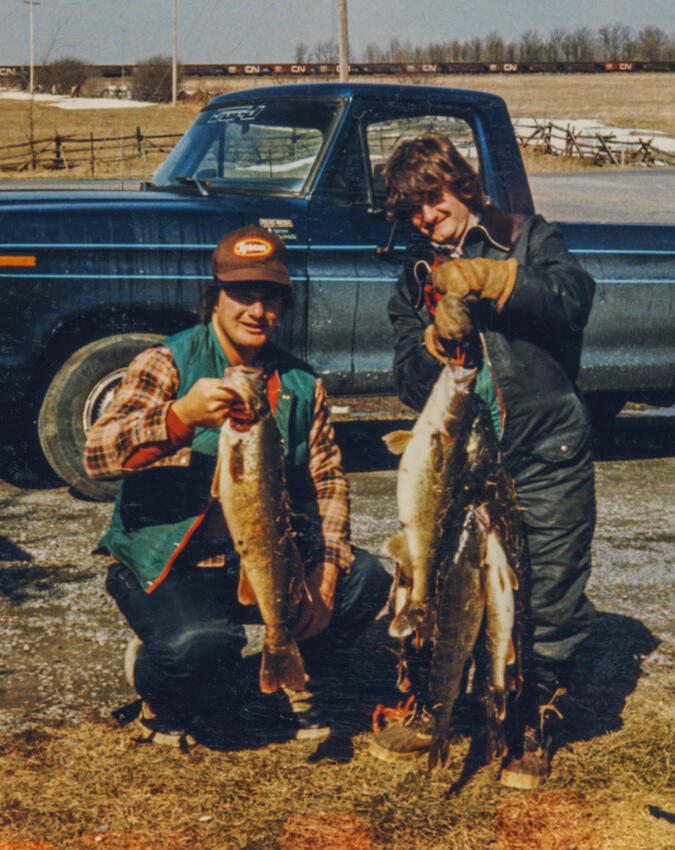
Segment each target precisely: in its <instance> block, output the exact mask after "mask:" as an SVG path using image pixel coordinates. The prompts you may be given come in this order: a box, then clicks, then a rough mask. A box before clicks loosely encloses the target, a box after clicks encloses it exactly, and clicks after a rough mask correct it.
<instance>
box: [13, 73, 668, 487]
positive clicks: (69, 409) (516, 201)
mask: <svg viewBox="0 0 675 850" xmlns="http://www.w3.org/2000/svg"><path fill="white" fill-rule="evenodd" d="M427 131H440V132H444V133H446V134H448V135H449V136H450V137H451V138H452V139H453V140H454V142H455V144H456V146H457V147H458V149H459V150H460V151H461V152H462V153H463V154H464V156H466V157H467V159H469V160H470V161H471V162H472V163H473V164H474V165H475V167H476V168H478V170H479V172H480V174H481V177H482V181H483V186H484V188H485V191H486V194H487V195H489V197H490V199H491V201H492V203H493V204H496V205H497V206H499V207H501V208H502V209H504V210H506V211H507V212H510V213H518V214H525V215H529V214H532V213H533V212H534V206H533V202H532V196H531V193H530V189H529V185H528V181H527V177H526V174H525V170H524V168H523V163H522V160H521V156H520V151H519V148H518V145H517V143H516V139H515V136H514V132H513V129H512V125H511V121H510V119H509V115H508V112H507V109H506V106H505V104H504V102H503V101H502V100H501V98H499V97H496V96H494V95H491V94H486V93H482V92H476V91H470V90H465V89H452V88H436V87H426V86H416V85H378V84H368V83H365V84H350V83H340V84H338V83H325V84H324V83H315V84H295V85H279V86H272V87H261V88H255V89H251V90H247V91H238V92H233V93H231V94H226V95H221V96H219V97H215V98H214V99H212V100H211V101H210V102H209V103H208V104H207V105H206V106H205V107H204V109H203V110H202V112H201V113H200V114H199V116H198V117H197V119H196V120H195V122H194V123H193V125H192V126H191V127H190V128H189V130H188V131H187V133H186V134H185V136H184V137H183V138H182V140H181V141H180V142H179V143H178V144H177V146H176V147H175V149H174V150H173V151H172V152H171V154H170V155H169V156H168V158H167V159H166V161H165V162H164V164H163V165H162V166H161V167H160V168H159V170H158V171H157V173H156V174H155V176H154V178H153V179H152V181H150V182H147V183H144V184H143V185H142V191H127V192H122V191H70V190H65V191H7V192H2V193H0V222H1V227H0V280H1V281H2V292H3V303H4V305H5V306H4V309H3V311H2V313H1V314H0V393H1V395H2V398H3V399H5V404H3V405H2V408H3V412H4V413H5V414H12V413H15V412H17V411H20V412H21V413H22V415H23V416H24V419H31V418H32V420H33V423H34V422H35V421H37V431H38V434H39V441H40V445H41V447H42V450H43V452H44V454H45V456H46V458H47V460H48V462H49V464H50V465H51V467H52V468H53V470H54V471H55V472H56V473H57V474H58V475H59V476H61V477H62V478H63V479H64V480H65V481H66V482H67V483H68V484H70V485H71V486H72V487H73V488H75V489H76V490H77V491H79V492H81V493H83V494H85V495H88V496H89V497H91V498H97V499H105V498H109V497H110V496H111V494H112V493H113V492H114V489H115V488H114V486H113V485H111V484H110V483H105V482H93V481H91V480H90V479H89V478H88V476H87V475H86V473H85V471H84V468H83V465H82V460H81V454H82V446H83V443H84V438H85V434H86V432H87V429H88V428H89V427H90V425H91V423H92V422H93V421H94V420H95V419H96V417H97V416H98V415H99V413H100V411H101V410H102V409H103V407H104V406H105V404H106V403H107V401H108V399H109V398H110V395H111V393H112V391H113V390H114V387H115V385H116V383H117V382H118V381H119V379H120V376H121V375H122V374H123V372H124V369H125V367H126V366H127V365H128V362H129V360H130V359H131V358H132V357H133V356H134V355H135V354H136V353H137V352H138V351H139V350H140V349H142V348H144V347H146V346H148V345H149V344H151V343H153V342H154V341H156V340H158V339H159V338H161V336H163V335H166V334H170V333H173V332H175V331H177V330H179V329H180V328H183V327H187V326H189V325H191V324H193V323H194V322H195V320H196V317H197V315H198V311H199V304H200V300H201V295H202V292H203V289H204V286H205V285H206V284H208V283H209V280H210V256H211V253H212V251H213V248H214V246H215V244H216V243H217V241H218V239H219V238H220V237H221V236H222V235H223V234H224V233H226V232H227V231H229V230H231V229H234V228H236V227H240V226H243V225H245V224H250V223H256V224H260V225H262V226H264V227H267V228H270V229H272V230H274V231H276V232H277V233H278V234H279V235H280V236H282V237H283V238H284V239H285V240H286V243H287V245H288V249H289V260H290V263H289V265H290V270H291V275H292V278H293V284H294V292H295V305H294V308H293V310H292V311H291V312H290V313H289V314H288V315H287V316H286V317H285V320H284V323H283V325H282V327H281V329H280V333H279V340H278V341H279V342H280V344H282V345H284V346H286V347H288V348H289V349H291V350H292V351H293V352H295V353H297V354H299V355H300V356H302V357H304V358H305V359H307V360H308V361H309V362H310V363H311V365H312V366H313V368H314V369H315V370H316V371H317V373H318V374H320V375H321V376H322V377H323V378H324V380H325V383H326V386H327V389H328V391H329V392H330V393H331V394H332V395H334V396H335V395H337V396H339V395H349V396H354V395H359V394H376V395H382V394H390V393H393V391H394V384H393V377H392V371H391V366H392V348H393V336H392V332H391V330H390V327H389V322H388V318H387V311H386V305H387V300H388V298H389V294H390V291H391V289H392V286H393V283H394V280H395V279H396V277H397V275H398V273H399V270H400V267H401V258H402V254H403V251H404V247H405V236H404V234H401V233H397V232H396V230H395V229H394V228H393V227H392V224H391V223H390V222H389V221H387V219H386V217H385V214H384V211H383V203H384V193H383V187H382V181H381V173H382V167H383V165H384V163H385V161H386V159H387V157H388V156H389V154H390V153H391V151H392V150H393V149H394V147H395V146H396V144H397V143H398V142H399V141H401V140H402V139H405V138H411V137H414V136H417V135H419V134H421V133H423V132H427ZM559 224H560V226H561V228H562V230H563V232H564V235H565V239H566V241H567V244H568V246H569V248H570V249H571V250H572V251H573V252H574V253H575V254H576V256H577V257H578V258H579V260H580V262H581V263H582V264H583V265H584V266H585V267H586V268H587V269H588V271H589V272H590V273H591V274H592V275H593V276H594V278H595V279H596V281H597V291H596V296H595V302H594V306H593V310H592V315H591V320H590V324H589V326H588V329H587V332H586V334H585V338H584V349H583V363H582V370H581V375H580V381H579V384H580V387H581V389H582V390H583V391H584V392H585V393H587V394H588V396H589V399H590V401H591V403H592V405H593V406H594V409H595V410H596V411H604V412H609V413H610V414H615V413H616V412H618V410H619V409H620V408H621V406H622V405H623V403H624V402H625V401H626V400H628V399H634V398H639V399H641V400H650V401H653V402H654V403H662V404H671V403H672V401H673V393H674V389H675V357H674V354H673V345H672V342H673V339H675V286H674V281H675V269H674V265H673V253H674V247H673V246H674V243H675V240H674V238H673V237H674V236H675V227H669V226H665V225H664V226H654V225H649V226H647V225H640V224H627V225H617V224H585V223H575V224H569V223H568V224H566V223H564V222H560V223H559ZM32 427H34V425H33V426H32Z"/></svg>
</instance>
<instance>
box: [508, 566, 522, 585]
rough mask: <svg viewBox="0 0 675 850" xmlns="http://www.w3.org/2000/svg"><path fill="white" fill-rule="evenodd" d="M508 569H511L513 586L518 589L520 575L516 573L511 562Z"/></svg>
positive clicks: (510, 575)
mask: <svg viewBox="0 0 675 850" xmlns="http://www.w3.org/2000/svg"><path fill="white" fill-rule="evenodd" d="M508 570H509V581H510V582H511V587H512V588H513V589H514V590H518V588H519V587H520V583H519V582H518V576H517V575H516V573H515V571H514V570H513V569H512V567H511V565H510V564H509V568H508Z"/></svg>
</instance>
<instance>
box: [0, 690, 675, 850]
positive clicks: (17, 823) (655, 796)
mask: <svg viewBox="0 0 675 850" xmlns="http://www.w3.org/2000/svg"><path fill="white" fill-rule="evenodd" d="M583 737H584V736H583V735H581V736H580V738H579V739H578V740H576V741H575V742H574V743H573V744H570V745H568V746H567V747H566V748H564V749H562V750H560V751H559V752H558V753H557V755H556V757H555V760H554V775H553V777H552V779H551V780H550V781H549V783H548V785H547V787H546V790H543V791H541V792H536V793H527V794H523V793H520V792H508V791H507V790H506V789H504V788H502V787H501V786H500V785H499V784H498V783H497V782H496V776H497V767H496V765H491V766H489V767H486V768H483V769H481V770H479V771H478V772H477V773H476V774H475V775H473V776H472V777H471V778H470V779H469V780H468V782H467V783H466V784H465V785H464V786H463V787H462V788H461V789H460V790H457V787H456V784H455V783H456V781H457V778H458V776H459V773H460V771H461V767H462V764H463V760H464V758H465V756H466V752H467V742H466V741H464V742H460V743H458V744H457V745H455V746H454V748H453V749H452V752H451V758H450V763H449V765H448V767H447V768H446V769H445V770H440V771H436V772H435V773H433V774H431V775H429V774H428V772H427V770H426V765H425V764H424V763H422V762H418V763H415V764H412V765H401V766H398V765H390V764H387V763H384V762H380V761H377V760H376V759H373V758H372V757H371V756H369V754H368V750H367V742H366V734H365V733H364V732H361V733H358V732H357V733H356V734H355V735H353V736H351V737H350V738H349V742H348V743H349V745H350V746H351V747H353V751H351V752H350V751H349V748H348V749H347V750H346V751H342V752H341V754H339V753H338V752H337V751H331V750H330V749H328V748H325V745H323V747H324V749H322V745H319V747H318V749H317V746H316V745H315V744H312V743H309V742H307V743H300V742H295V741H287V742H285V743H274V744H268V745H267V746H262V747H252V748H250V749H245V748H240V749H236V750H231V751H229V752H227V751H216V750H212V749H208V748H205V747H197V748H195V749H193V750H190V751H189V752H188V753H183V752H181V751H180V750H177V749H172V748H163V747H159V746H156V745H155V746H153V745H140V744H138V743H135V740H134V734H133V733H132V732H131V731H129V730H128V729H127V730H118V729H117V728H116V727H114V726H113V725H112V722H111V723H110V724H104V723H101V722H100V721H99V722H93V721H92V722H87V723H83V724H81V725H80V726H78V727H77V728H58V729H49V728H45V729H41V730H39V731H35V732H32V733H26V734H23V735H18V736H14V737H6V738H5V739H4V740H3V741H2V742H1V743H0V774H1V776H2V781H1V783H0V850H5V848H7V850H10V848H12V849H13V848H15V850H38V848H39V850H48V847H47V845H45V844H40V843H36V844H25V843H24V844H21V843H14V844H12V843H10V842H12V841H13V842H31V841H32V842H47V843H48V844H51V845H53V846H54V847H55V848H57V849H58V850H85V849H86V850H89V848H95V847H101V848H108V850H160V848H161V850H190V849H191V848H194V847H198V848H200V850H229V848H250V850H253V848H255V850H258V848H280V850H305V848H307V850H309V848H312V850H314V848H318V850H338V848H340V850H342V848H345V849H346V850H350V848H351V850H385V848H387V850H413V848H417V850H431V848H434V850H444V848H445V849H447V850H475V848H478V847H480V848H496V850H526V848H528V850H529V849H530V848H537V850H568V848H571V847H574V848H576V850H619V848H630V850H672V848H673V846H675V825H674V824H673V818H674V817H675V814H674V813H673V796H672V791H673V776H672V763H671V762H672V757H673V754H674V739H673V726H672V717H671V716H670V710H669V708H668V707H667V705H666V704H665V703H661V704H659V703H656V704H654V703H652V707H651V708H650V709H649V710H645V709H644V706H642V707H640V705H638V704H637V700H636V699H635V695H633V697H631V698H630V700H629V702H628V705H627V707H626V709H625V710H624V713H623V727H622V728H621V729H619V730H618V731H616V732H612V733H606V734H600V735H596V736H595V737H591V738H590V739H589V740H584V739H583ZM343 743H345V742H343ZM2 841H5V843H4V844H3V843H2ZM49 850H51V848H49Z"/></svg>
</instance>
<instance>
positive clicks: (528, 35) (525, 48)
mask: <svg viewBox="0 0 675 850" xmlns="http://www.w3.org/2000/svg"><path fill="white" fill-rule="evenodd" d="M543 52H544V42H543V41H542V40H541V36H540V35H539V33H538V32H537V31H536V30H527V32H524V33H523V34H522V35H521V36H520V46H519V50H518V54H519V55H518V58H519V59H520V61H521V62H539V61H541V58H542V55H543Z"/></svg>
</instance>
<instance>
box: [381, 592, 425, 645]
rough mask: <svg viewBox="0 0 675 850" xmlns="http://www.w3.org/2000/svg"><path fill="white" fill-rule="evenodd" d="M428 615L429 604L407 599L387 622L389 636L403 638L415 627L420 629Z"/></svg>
mask: <svg viewBox="0 0 675 850" xmlns="http://www.w3.org/2000/svg"><path fill="white" fill-rule="evenodd" d="M428 616H429V606H428V604H427V603H425V602H413V601H412V600H411V599H408V600H407V601H406V603H405V605H404V606H403V608H402V609H401V610H400V611H399V612H398V614H396V616H395V617H394V619H393V620H392V621H391V623H390V624H389V634H390V635H391V637H395V638H404V637H408V635H411V634H412V633H413V632H414V631H416V630H417V629H421V628H422V626H423V625H424V624H425V622H426V621H427V619H428Z"/></svg>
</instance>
